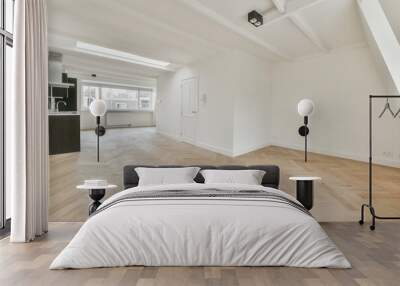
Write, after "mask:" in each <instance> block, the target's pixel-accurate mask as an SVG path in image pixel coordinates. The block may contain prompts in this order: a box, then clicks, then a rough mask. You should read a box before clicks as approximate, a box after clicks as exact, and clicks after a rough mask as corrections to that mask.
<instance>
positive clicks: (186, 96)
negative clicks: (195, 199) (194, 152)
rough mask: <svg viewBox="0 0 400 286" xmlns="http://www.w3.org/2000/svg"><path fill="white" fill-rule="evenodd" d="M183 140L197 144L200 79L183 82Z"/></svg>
mask: <svg viewBox="0 0 400 286" xmlns="http://www.w3.org/2000/svg"><path fill="white" fill-rule="evenodd" d="M181 91H182V92H181V94H182V101H181V102H182V113H181V114H182V119H181V136H182V140H183V141H185V142H188V143H191V144H194V143H195V142H196V129H197V113H198V109H199V91H198V79H197V78H189V79H185V80H182V85H181Z"/></svg>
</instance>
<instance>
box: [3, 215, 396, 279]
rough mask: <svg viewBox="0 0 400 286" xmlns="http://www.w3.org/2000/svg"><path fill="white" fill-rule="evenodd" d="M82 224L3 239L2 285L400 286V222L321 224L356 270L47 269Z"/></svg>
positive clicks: (56, 224)
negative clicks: (373, 226) (21, 240)
mask: <svg viewBox="0 0 400 286" xmlns="http://www.w3.org/2000/svg"><path fill="white" fill-rule="evenodd" d="M80 226H81V223H50V230H49V233H48V234H47V235H45V236H44V237H42V238H39V239H38V240H35V241H34V242H32V243H29V244H17V243H16V244H10V243H8V239H4V240H2V241H0V285H2V286H47V285H57V286H63V285H67V286H75V285H82V286H90V285H94V286H101V285H105V286H109V285H131V286H135V285H136V286H181V285H182V286H183V285H190V286H220V285H221V286H222V285H224V286H269V285H271V286H280V285H285V286H293V285H297V286H314V285H315V286H320V285H326V286H337V285H345V286H353V285H354V286H355V285H358V286H392V285H393V286H395V285H396V286H398V285H399V273H400V255H399V254H400V244H399V241H400V231H399V227H400V224H399V223H395V222H385V223H382V224H380V225H379V228H378V230H377V231H375V232H371V231H369V229H368V227H367V226H360V225H358V224H357V223H350V222H348V223H345V222H341V223H322V227H323V228H324V229H325V230H326V231H327V233H328V234H329V236H330V237H331V238H332V240H333V241H335V243H336V244H337V245H338V247H339V248H340V249H341V250H342V251H343V252H344V253H345V255H346V257H347V258H348V259H349V261H350V262H351V264H352V266H353V268H352V269H347V270H343V269H305V268H289V267H121V268H100V269H86V270H48V267H49V265H50V263H51V261H52V260H53V259H54V258H55V257H56V255H57V254H58V253H59V252H60V251H61V249H62V248H63V247H65V246H66V244H67V243H68V242H69V241H70V240H71V238H72V236H73V235H74V234H75V233H76V232H77V230H78V229H79V227H80Z"/></svg>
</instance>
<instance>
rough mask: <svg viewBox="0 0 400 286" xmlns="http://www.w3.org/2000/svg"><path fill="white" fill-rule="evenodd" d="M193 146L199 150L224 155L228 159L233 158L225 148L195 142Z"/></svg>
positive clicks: (231, 153)
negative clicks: (202, 149)
mask: <svg viewBox="0 0 400 286" xmlns="http://www.w3.org/2000/svg"><path fill="white" fill-rule="evenodd" d="M194 145H195V146H197V147H200V148H204V149H207V150H210V151H213V152H215V153H218V154H222V155H225V156H228V157H234V155H233V152H232V151H231V150H229V149H226V148H221V147H217V146H214V145H210V144H207V143H203V142H196V144H194Z"/></svg>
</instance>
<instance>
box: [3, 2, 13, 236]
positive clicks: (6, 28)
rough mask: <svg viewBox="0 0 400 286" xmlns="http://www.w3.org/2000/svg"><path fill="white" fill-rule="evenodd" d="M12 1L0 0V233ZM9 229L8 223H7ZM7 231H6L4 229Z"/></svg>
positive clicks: (6, 195) (5, 210)
mask: <svg viewBox="0 0 400 286" xmlns="http://www.w3.org/2000/svg"><path fill="white" fill-rule="evenodd" d="M13 14H14V0H0V64H1V67H0V229H1V230H0V231H1V232H3V231H4V228H5V226H6V219H8V218H9V217H10V204H9V202H10V194H9V193H7V192H6V188H5V180H4V178H5V175H4V171H5V169H4V154H5V150H4V146H5V144H4V143H5V142H4V140H5V135H4V134H5V124H4V113H5V103H6V98H7V97H8V96H9V94H10V93H11V72H12V65H13V62H12V46H13V34H12V33H13V21H14V15H13ZM7 227H9V223H7ZM6 230H7V229H6Z"/></svg>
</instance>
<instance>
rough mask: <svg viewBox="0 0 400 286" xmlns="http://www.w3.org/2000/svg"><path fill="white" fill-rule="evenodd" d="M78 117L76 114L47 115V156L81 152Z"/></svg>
mask: <svg viewBox="0 0 400 286" xmlns="http://www.w3.org/2000/svg"><path fill="white" fill-rule="evenodd" d="M80 125H81V123H80V115H79V114H77V113H76V112H59V114H52V113H50V114H49V147H50V150H49V154H50V155H56V154H63V153H71V152H80V151H81V132H80Z"/></svg>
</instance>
